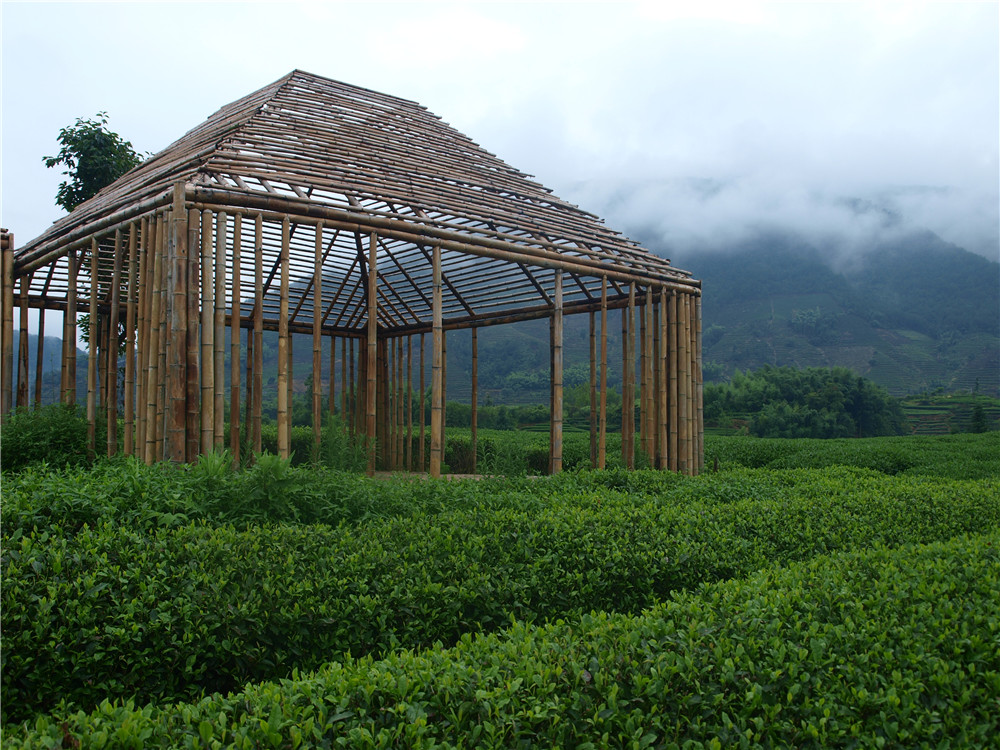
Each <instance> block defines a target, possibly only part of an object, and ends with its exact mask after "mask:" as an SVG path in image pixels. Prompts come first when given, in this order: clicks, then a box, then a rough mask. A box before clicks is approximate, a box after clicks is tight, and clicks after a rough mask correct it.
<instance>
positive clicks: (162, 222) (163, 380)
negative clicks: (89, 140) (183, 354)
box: [155, 214, 170, 461]
mask: <svg viewBox="0 0 1000 750" xmlns="http://www.w3.org/2000/svg"><path fill="white" fill-rule="evenodd" d="M167 233H168V224H167V215H166V214H163V215H161V216H160V217H159V219H158V221H157V222H156V254H157V256H158V257H159V259H160V260H159V269H160V273H159V276H158V277H157V283H156V289H157V290H158V292H159V297H160V317H159V338H158V344H159V353H158V359H157V362H158V364H157V368H156V372H157V376H156V377H157V388H156V449H155V450H156V460H157V461H162V460H164V459H165V458H166V457H167V456H166V450H165V445H166V438H167V419H166V409H167V380H168V373H167V340H168V336H169V332H170V331H169V322H170V321H169V318H168V315H169V309H170V307H169V305H170V296H169V293H168V289H167V274H168V273H169V272H170V265H169V263H168V258H167Z"/></svg>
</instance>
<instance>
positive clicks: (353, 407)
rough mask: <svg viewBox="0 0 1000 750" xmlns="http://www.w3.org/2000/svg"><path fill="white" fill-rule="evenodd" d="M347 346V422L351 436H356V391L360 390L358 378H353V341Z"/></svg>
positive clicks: (359, 354) (358, 394)
mask: <svg viewBox="0 0 1000 750" xmlns="http://www.w3.org/2000/svg"><path fill="white" fill-rule="evenodd" d="M348 344H349V346H348V349H347V354H348V356H349V357H350V363H349V366H348V368H347V377H348V378H349V379H350V383H349V385H348V393H350V403H349V404H348V406H349V411H350V414H349V416H350V420H349V422H348V424H350V427H351V434H352V435H357V434H358V432H360V430H359V428H358V413H359V412H360V401H361V394H360V393H359V392H358V391H359V390H360V388H361V378H360V377H355V370H356V368H355V363H354V339H350V341H349V342H348ZM360 346H361V345H360V342H359V344H358V347H359V351H358V359H359V360H360V359H361V351H360ZM359 364H360V363H359ZM355 383H357V389H356V388H355Z"/></svg>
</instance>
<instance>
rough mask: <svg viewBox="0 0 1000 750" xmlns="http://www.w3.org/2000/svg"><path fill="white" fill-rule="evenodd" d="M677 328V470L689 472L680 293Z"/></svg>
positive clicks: (685, 360)
mask: <svg viewBox="0 0 1000 750" xmlns="http://www.w3.org/2000/svg"><path fill="white" fill-rule="evenodd" d="M677 307H678V310H677V312H678V321H677V325H678V330H677V348H678V351H677V362H678V365H679V372H678V373H677V401H678V407H679V408H678V426H677V433H678V442H679V445H678V451H679V454H680V455H679V462H678V470H679V471H680V472H681V473H682V474H687V473H688V472H689V465H688V453H689V446H688V435H689V432H688V406H689V405H688V331H687V322H686V317H687V296H686V295H680V296H679V299H678V304H677Z"/></svg>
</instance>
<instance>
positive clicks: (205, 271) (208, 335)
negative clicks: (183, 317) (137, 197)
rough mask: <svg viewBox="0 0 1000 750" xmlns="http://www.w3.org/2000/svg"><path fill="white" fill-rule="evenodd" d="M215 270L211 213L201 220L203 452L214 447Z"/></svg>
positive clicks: (207, 213) (205, 214) (208, 451)
mask: <svg viewBox="0 0 1000 750" xmlns="http://www.w3.org/2000/svg"><path fill="white" fill-rule="evenodd" d="M214 279H215V269H214V265H213V263H212V212H211V211H205V212H204V213H203V214H202V219H201V452H202V453H211V452H212V450H213V448H214V444H215V435H214V430H215V416H214V413H213V409H214V404H215V324H214V322H213V313H214V310H215V282H214Z"/></svg>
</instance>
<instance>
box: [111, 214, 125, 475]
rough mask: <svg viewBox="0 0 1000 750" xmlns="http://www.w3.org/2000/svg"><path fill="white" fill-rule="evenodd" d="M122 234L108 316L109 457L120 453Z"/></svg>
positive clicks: (117, 240)
mask: <svg viewBox="0 0 1000 750" xmlns="http://www.w3.org/2000/svg"><path fill="white" fill-rule="evenodd" d="M124 252H125V249H124V247H123V245H122V233H121V230H120V229H116V230H115V265H114V270H113V272H112V276H111V313H110V315H109V316H108V317H109V320H108V402H107V403H108V435H107V451H108V456H109V457H110V456H113V455H115V454H116V453H117V452H118V320H119V317H120V315H121V283H122V267H123V265H124V263H125V256H124Z"/></svg>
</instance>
